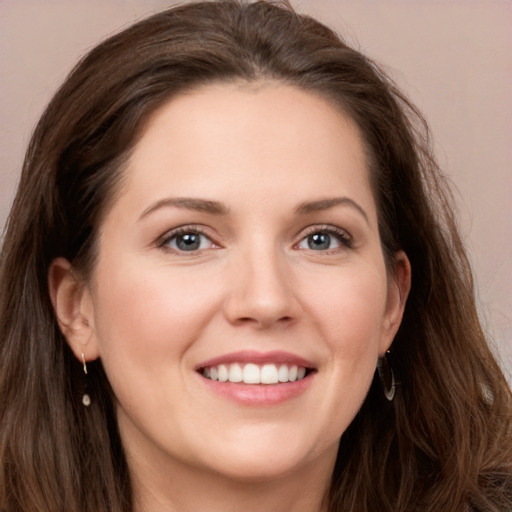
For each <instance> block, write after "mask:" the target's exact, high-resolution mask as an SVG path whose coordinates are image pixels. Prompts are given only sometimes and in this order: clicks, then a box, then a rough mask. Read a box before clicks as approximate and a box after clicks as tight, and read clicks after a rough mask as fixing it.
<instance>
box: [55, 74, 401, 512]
mask: <svg viewBox="0 0 512 512" xmlns="http://www.w3.org/2000/svg"><path fill="white" fill-rule="evenodd" d="M178 228H179V231H176V230H177V229H178ZM391 267H392V268H391V270H389V269H387V268H386V265H385V261H384V258H383V254H382V248H381V245H380V239H379V233H378V228H377V209H376V204H375V201H374V198H373V195H372V192H371V187H370V182H369V175H368V168H367V163H366V159H365V155H364V151H363V146H362V143H361V139H360V136H359V134H358V131H357V129H356V127H355V126H354V124H353V123H352V122H351V121H350V120H349V119H347V118H346V117H344V116H343V115H342V114H341V113H340V112H339V111H338V110H337V109H335V108H334V107H333V106H332V105H331V104H329V103H328V102H326V101H325V100H323V99H322V98H319V97H317V96H315V95H313V94H311V93H308V92H304V91H301V90H298V89H296V88H294V87H292V86H287V85H280V84H274V83H259V84H249V85H247V84H240V83H239V84H217V85H208V86H204V87H201V88H198V89H196V90H194V91H192V92H188V93H186V94H182V95H179V96H177V97H175V98H173V99H172V100H170V101H169V102H168V103H167V104H166V105H165V106H163V107H162V108H160V110H159V111H158V112H157V113H156V114H155V115H154V116H153V117H152V119H151V121H150V123H149V124H148V126H147V127H146V129H145V132H144V134H143V135H142V137H141V139H140V141H139V142H138V144H137V146H136V148H135V151H134V153H133V155H132V157H131V159H130V161H129V164H128V167H127V169H126V175H125V180H124V181H123V186H122V189H121V191H120V193H119V194H118V195H117V196H116V199H115V201H114V202H113V204H112V205H109V210H108V212H107V215H106V217H105V219H104V221H103V225H102V227H101V234H100V240H99V254H98V259H97V263H96V267H95V269H94V272H93V274H92V276H90V278H89V279H88V280H87V281H86V282H85V283H84V282H82V281H81V280H79V279H77V278H76V277H75V275H74V273H73V271H72V268H71V267H70V265H69V264H68V263H67V262H66V261H65V260H63V259H58V260H56V261H55V262H54V264H53V266H52V269H51V271H50V290H51V295H52V300H53V304H54V307H55V310H56V313H57V316H58V319H59V323H60V326H61V329H62V330H63V332H64V334H65V335H66V338H67V340H68V342H69V345H70V347H71V348H72V350H73V351H74V352H75V354H76V356H77V357H78V358H79V359H80V358H81V354H82V353H84V354H85V357H86V359H87V360H93V359H96V358H98V357H100V358H101V360H102V364H103V366H104V368H105V370H106V373H107V375H108V377H109V380H110V382H111V384H112V387H113V389H114V392H115V395H116V399H117V410H118V421H119V426H120V431H121V436H122V440H123V444H124V447H125V450H126V453H127V459H128V464H129V466H130V470H131V473H132V478H133V484H134V491H135V499H136V510H138V511H146V512H159V511H164V510H165V511H180V512H189V511H196V510H200V509H206V510H209V511H210V512H220V511H222V512H229V511H233V512H234V511H239V510H244V511H247V512H250V511H256V510H258V511H261V510H269V511H273V512H274V511H275V512H279V511H283V512H284V511H287V512H290V511H294V512H313V511H315V512H318V511H320V510H323V507H324V506H325V504H323V503H322V500H323V496H324V494H325V492H326V491H327V489H328V486H329V479H330V475H331V473H332V470H333V465H334V462H335V459H336V453H337V448H338V444H339V438H340V436H341V434H342V433H343V432H344V430H345V429H346V428H347V426H348V425H349V424H350V422H351V421H352V419H353V418H354V416H355V414H356V413H357V411H358V409H359V408H360V406H361V404H362V402H363V401H364V398H365V396H366V394H367V392H368V389H369V386H370V383H371V381H372V378H373V375H374V371H375V366H376V363H377V359H378V357H379V356H380V355H382V354H384V353H385V351H386V350H387V348H388V347H389V345H390V344H391V342H392V340H393V337H394V335H395V333H396V331H397V329H398V326H399V324H400V321H401V318H402V314H403V309H404V306H405V300H406V297H407V293H408V290H409V284H410V269H409V264H408V261H407V258H406V257H405V255H404V254H403V253H399V254H397V255H396V259H395V261H394V262H392V265H391ZM241 351H242V352H241ZM250 363H253V364H252V365H250ZM236 365H237V366H238V368H239V369H240V370H241V371H242V373H243V372H245V370H244V368H246V366H247V365H249V366H251V370H254V368H256V373H257V374H258V375H259V376H260V380H261V378H263V377H262V373H265V372H266V375H267V377H265V378H268V379H269V381H268V382H267V383H261V382H260V383H251V382H250V379H251V378H252V377H247V375H248V374H247V375H245V374H244V376H243V379H246V377H247V379H246V380H247V381H248V382H244V380H242V382H230V380H229V379H231V378H232V380H234V381H236V380H238V378H236V377H233V375H235V374H237V369H238V368H234V366H236ZM264 366H266V369H263V367H264ZM293 366H295V369H294V368H293ZM222 367H223V368H222ZM301 368H304V369H303V370H302V369H301ZM226 369H227V372H228V377H227V378H228V381H227V382H220V381H219V380H212V378H217V379H218V378H221V380H222V377H216V375H217V374H219V375H222V373H223V372H224V377H223V379H225V378H226V376H225V375H226ZM247 371H249V370H247ZM276 371H280V372H281V374H283V372H284V377H283V379H284V380H288V381H289V382H276V380H277V377H276V375H277V373H276ZM230 372H233V373H230ZM301 372H302V374H301ZM297 373H298V374H299V376H298V377H297ZM281 374H280V375H281ZM214 375H215V376H214ZM268 375H269V376H270V377H268ZM280 378H281V377H280ZM297 379H300V380H297ZM92 399H93V400H94V397H92Z"/></svg>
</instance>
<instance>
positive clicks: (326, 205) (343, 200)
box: [295, 197, 370, 224]
mask: <svg viewBox="0 0 512 512" xmlns="http://www.w3.org/2000/svg"><path fill="white" fill-rule="evenodd" d="M340 205H345V206H350V207H352V208H353V209H355V210H356V211H357V212H359V213H360V214H361V215H362V216H363V217H364V219H365V220H366V222H367V223H368V224H369V223H370V221H369V219H368V215H367V214H366V212H365V211H364V209H363V208H362V207H361V206H360V205H359V204H358V203H356V202H355V201H354V200H353V199H350V198H349V197H332V198H328V199H320V200H318V201H307V202H305V203H301V204H300V205H299V206H298V207H297V208H296V210H295V212H296V213H297V214H298V215H307V214H308V213H314V212H321V211H324V210H329V209H330V208H334V207H335V206H340Z"/></svg>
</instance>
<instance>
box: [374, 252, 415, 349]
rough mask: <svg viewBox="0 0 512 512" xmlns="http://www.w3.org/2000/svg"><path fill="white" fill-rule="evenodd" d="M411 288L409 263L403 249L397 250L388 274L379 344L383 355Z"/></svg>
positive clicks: (396, 328)
mask: <svg viewBox="0 0 512 512" xmlns="http://www.w3.org/2000/svg"><path fill="white" fill-rule="evenodd" d="M410 289H411V264H410V263H409V259H408V258H407V255H406V254H405V252H403V251H398V252H397V253H396V254H395V256H394V259H393V263H392V268H391V270H390V272H389V276H388V296H387V302H386V313H385V317H384V323H383V333H382V338H381V343H380V345H379V355H380V356H383V355H384V354H385V353H386V351H387V350H388V349H389V347H390V346H391V343H393V339H394V337H395V335H396V333H397V331H398V328H399V327H400V323H401V322H402V317H403V315H404V310H405V303H406V301H407V297H408V295H409V290H410Z"/></svg>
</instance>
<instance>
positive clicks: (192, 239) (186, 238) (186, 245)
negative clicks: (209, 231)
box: [176, 233, 200, 251]
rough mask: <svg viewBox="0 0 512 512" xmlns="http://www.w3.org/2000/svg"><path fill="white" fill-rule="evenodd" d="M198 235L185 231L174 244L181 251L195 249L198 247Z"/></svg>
mask: <svg viewBox="0 0 512 512" xmlns="http://www.w3.org/2000/svg"><path fill="white" fill-rule="evenodd" d="M199 243H200V241H199V235H196V234H193V233H187V234H186V235H181V236H179V237H178V238H177V240H176V245H177V246H178V247H179V248H180V249H181V250H182V251H195V250H197V249H199Z"/></svg>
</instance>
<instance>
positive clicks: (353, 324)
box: [309, 265, 387, 359]
mask: <svg viewBox="0 0 512 512" xmlns="http://www.w3.org/2000/svg"><path fill="white" fill-rule="evenodd" d="M378 269H379V267H376V266H374V265H363V266H361V268H355V269H354V268H350V269H348V268H347V269H342V270H341V271H340V272H339V273H331V274H330V275H329V276H326V280H325V282H322V281H318V280H317V283H316V284H317V286H316V289H317V293H315V294H310V296H311V299H310V301H309V308H310V311H311V317H312V318H315V319H316V322H317V325H318V328H319V329H320V330H322V333H323V338H324V339H325V340H327V341H328V343H329V347H330V349H331V350H332V351H335V352H337V353H339V354H340V357H343V358H344V359H350V358H355V357H357V356H358V355H364V354H365V353H366V352H367V350H368V349H376V344H377V343H378V340H379V339H380V336H381V334H382V329H383V322H384V320H385V310H386V297H387V281H386V274H385V272H384V271H382V272H379V271H378ZM327 277H328V279H327Z"/></svg>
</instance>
